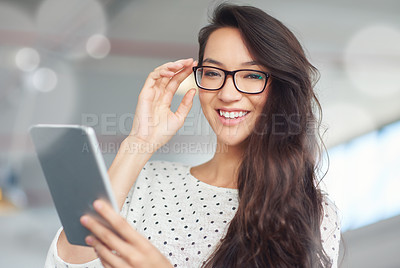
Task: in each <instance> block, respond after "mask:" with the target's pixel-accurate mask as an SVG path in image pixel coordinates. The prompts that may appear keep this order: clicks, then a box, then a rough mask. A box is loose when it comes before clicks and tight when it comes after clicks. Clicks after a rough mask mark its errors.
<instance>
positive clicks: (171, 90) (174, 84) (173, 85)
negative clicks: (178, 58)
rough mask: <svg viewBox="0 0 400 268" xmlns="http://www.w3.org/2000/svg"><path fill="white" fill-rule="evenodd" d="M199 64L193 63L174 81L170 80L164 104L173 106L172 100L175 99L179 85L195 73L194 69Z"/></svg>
mask: <svg viewBox="0 0 400 268" xmlns="http://www.w3.org/2000/svg"><path fill="white" fill-rule="evenodd" d="M196 64H197V63H196V62H192V64H190V65H189V66H187V67H186V68H185V69H183V70H182V71H181V72H179V73H178V74H176V75H175V76H174V77H173V78H172V79H170V80H169V84H168V87H167V92H166V93H165V95H164V98H163V100H162V101H163V103H164V104H167V105H168V106H171V102H172V98H173V97H174V95H175V93H176V91H177V90H178V88H179V85H180V84H181V83H182V82H183V80H185V79H186V78H187V77H188V76H189V75H190V74H191V73H192V71H193V69H192V67H193V66H195V65H196Z"/></svg>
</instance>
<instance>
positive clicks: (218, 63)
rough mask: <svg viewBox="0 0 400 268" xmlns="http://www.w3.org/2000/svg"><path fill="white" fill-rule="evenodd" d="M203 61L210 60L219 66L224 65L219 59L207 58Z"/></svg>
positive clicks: (209, 61)
mask: <svg viewBox="0 0 400 268" xmlns="http://www.w3.org/2000/svg"><path fill="white" fill-rule="evenodd" d="M203 62H208V63H212V64H215V65H218V66H223V65H224V64H222V63H221V62H219V61H217V60H213V59H211V58H206V59H205V60H203Z"/></svg>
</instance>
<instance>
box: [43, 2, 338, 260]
mask: <svg viewBox="0 0 400 268" xmlns="http://www.w3.org/2000/svg"><path fill="white" fill-rule="evenodd" d="M199 44H200V50H199V62H198V63H196V62H194V61H193V60H192V59H186V60H179V61H176V62H172V63H167V64H164V65H162V66H160V67H158V68H156V69H155V70H154V71H153V72H152V73H150V75H149V76H148V78H147V80H146V82H145V84H144V87H143V89H142V91H141V93H140V96H139V100H138V105H137V109H136V113H135V118H134V123H133V127H132V131H131V134H130V135H129V136H128V137H127V138H126V139H125V140H124V141H123V142H122V144H121V147H120V149H119V151H118V154H117V156H116V158H115V160H114V162H113V163H112V165H111V167H110V170H109V175H110V179H111V182H112V186H113V190H114V193H115V195H116V197H117V201H118V203H119V205H120V207H122V212H121V214H122V216H120V215H117V214H116V213H115V212H113V211H112V210H111V209H110V207H109V206H108V204H106V203H104V202H102V201H96V202H95V203H94V206H95V208H96V209H97V211H98V212H99V213H100V214H101V215H102V216H103V217H104V218H105V219H106V220H107V221H108V222H109V223H110V224H111V226H113V227H114V229H115V230H117V232H118V235H116V234H113V233H112V232H111V231H110V230H109V229H107V228H106V227H104V226H103V225H101V224H100V223H98V222H97V221H96V220H95V219H93V218H91V217H89V216H83V217H82V219H81V222H82V224H83V225H84V226H85V227H87V228H88V229H89V230H91V231H92V233H93V236H89V237H87V239H86V241H87V243H88V245H90V246H91V247H92V248H87V247H79V246H73V245H70V244H68V242H67V240H66V237H65V235H64V233H63V232H62V231H61V230H60V231H59V233H58V234H57V236H56V238H55V240H54V242H53V244H52V246H51V248H50V251H49V254H48V259H47V265H48V266H49V267H53V266H55V265H56V266H57V267H65V266H66V265H67V264H69V265H70V266H69V267H71V264H78V263H82V265H78V266H73V267H99V266H100V261H101V263H102V265H103V266H104V267H200V266H202V267H336V266H337V257H338V247H339V237H340V227H339V225H338V223H337V213H336V210H335V206H334V205H333V204H332V203H331V201H329V199H328V198H327V197H326V196H323V195H322V194H321V191H320V189H319V188H318V181H317V178H316V166H317V161H316V159H317V153H318V150H317V149H318V146H317V145H318V143H317V139H316V137H318V136H317V135H318V134H317V132H316V131H315V127H316V126H317V124H316V120H315V117H314V114H313V108H319V104H318V101H317V99H316V97H315V95H314V93H313V89H312V75H313V74H314V73H315V72H316V70H315V68H314V67H313V66H312V65H311V64H310V63H309V62H308V60H307V59H306V57H305V56H304V52H303V50H302V47H301V45H300V44H299V43H298V41H297V39H296V38H295V37H294V35H293V34H292V33H291V32H290V31H289V30H288V29H287V28H286V27H285V26H284V25H282V23H280V22H279V21H277V20H276V19H274V18H272V17H270V16H269V15H267V14H266V13H264V12H263V11H261V10H259V9H256V8H254V7H248V6H243V7H242V6H235V5H228V4H222V5H220V6H218V7H217V9H216V10H215V13H214V17H213V18H212V22H211V24H210V25H208V26H206V27H204V28H203V29H202V30H201V31H200V33H199ZM192 69H193V71H194V74H195V77H196V83H197V85H198V87H199V98H200V102H201V105H202V110H203V112H204V115H205V117H206V118H207V120H208V122H209V124H210V125H211V127H212V129H213V130H214V132H215V133H216V136H217V149H216V152H215V155H214V157H213V158H212V159H211V160H210V161H208V162H207V163H204V164H202V165H199V166H195V167H188V166H185V165H182V164H178V163H169V162H149V163H147V162H148V160H149V159H150V157H151V155H152V153H154V152H155V150H157V149H158V148H160V147H161V146H162V145H163V144H165V143H167V142H168V140H169V139H170V138H171V137H172V136H173V135H174V134H175V133H176V132H177V130H178V129H179V128H180V127H181V126H182V125H183V122H184V120H185V117H186V116H187V114H188V112H189V110H190V108H191V106H192V101H193V98H194V95H195V89H191V90H189V91H188V92H187V93H186V95H185V96H184V98H183V100H182V103H181V104H180V106H179V107H178V109H177V111H176V112H175V113H173V112H172V111H171V110H170V104H171V101H172V97H173V95H174V93H175V91H176V90H177V88H178V86H179V84H180V83H181V82H182V81H183V80H184V79H185V78H186V77H188V76H189V74H190V73H191V72H192ZM124 218H126V219H124ZM131 226H133V227H131ZM93 249H94V250H93ZM97 258H98V259H97ZM63 265H64V266H63Z"/></svg>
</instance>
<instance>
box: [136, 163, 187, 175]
mask: <svg viewBox="0 0 400 268" xmlns="http://www.w3.org/2000/svg"><path fill="white" fill-rule="evenodd" d="M188 167H189V166H188V165H185V164H183V163H180V162H172V161H165V160H151V161H148V162H147V163H146V165H145V166H144V167H143V170H147V171H150V172H151V171H159V172H160V171H161V172H164V171H177V170H182V169H187V168H188Z"/></svg>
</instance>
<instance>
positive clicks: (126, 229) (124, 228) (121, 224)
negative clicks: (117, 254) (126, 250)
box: [93, 199, 148, 245]
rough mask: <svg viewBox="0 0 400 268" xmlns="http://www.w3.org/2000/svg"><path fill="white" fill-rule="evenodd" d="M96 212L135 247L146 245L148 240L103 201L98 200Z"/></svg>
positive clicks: (95, 204) (95, 203) (95, 205)
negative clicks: (140, 244)
mask: <svg viewBox="0 0 400 268" xmlns="http://www.w3.org/2000/svg"><path fill="white" fill-rule="evenodd" d="M93 206H94V208H95V210H96V211H97V212H98V213H99V214H100V216H102V217H103V218H104V219H105V220H106V221H107V222H108V223H109V224H110V225H111V227H112V228H113V229H114V230H115V231H116V232H117V233H118V234H119V235H120V236H121V237H122V238H123V239H125V240H126V241H128V242H129V243H132V244H133V245H135V244H138V243H140V242H142V243H146V242H148V240H147V239H146V238H144V237H143V236H142V235H140V234H139V233H138V232H136V231H135V230H134V229H133V228H132V226H131V225H129V223H128V222H127V221H126V220H125V219H124V218H122V217H121V215H119V214H118V213H117V212H115V211H114V209H113V208H112V207H111V206H110V205H109V204H108V203H107V202H105V201H103V200H100V199H99V200H96V201H95V202H94V203H93Z"/></svg>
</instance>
